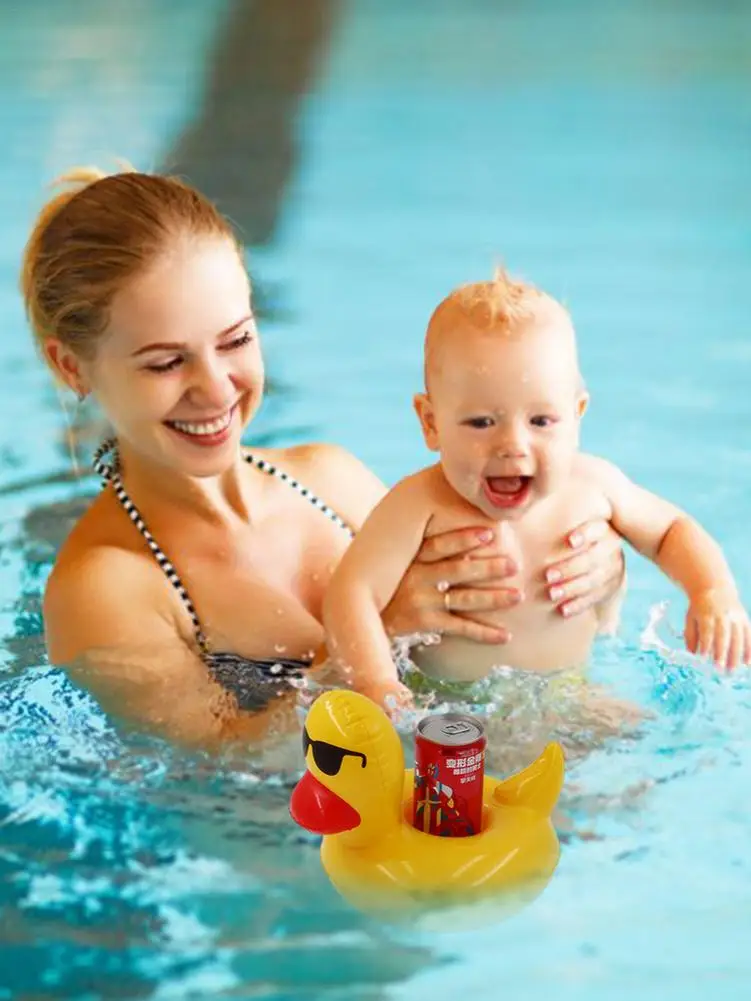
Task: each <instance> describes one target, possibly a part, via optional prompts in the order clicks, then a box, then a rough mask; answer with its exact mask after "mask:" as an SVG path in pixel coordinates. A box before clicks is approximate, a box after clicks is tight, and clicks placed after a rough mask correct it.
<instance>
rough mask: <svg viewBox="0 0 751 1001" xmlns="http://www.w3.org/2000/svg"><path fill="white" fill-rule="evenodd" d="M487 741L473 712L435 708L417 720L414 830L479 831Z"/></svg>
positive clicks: (452, 834)
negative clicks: (466, 712) (435, 711)
mask: <svg viewBox="0 0 751 1001" xmlns="http://www.w3.org/2000/svg"><path fill="white" fill-rule="evenodd" d="M486 743H487V741H486V739H485V729H484V727H483V725H482V723H481V722H480V721H479V720H477V719H475V717H474V716H466V715H464V714H463V713H440V714H437V715H435V716H426V717H425V719H422V720H420V722H419V723H418V724H417V730H416V731H415V786H414V795H413V801H412V802H413V814H412V823H413V825H414V826H415V827H416V828H417V829H418V830H419V831H424V832H425V833H426V834H438V835H440V836H442V837H449V838H463V837H468V836H469V835H472V834H479V833H480V830H481V828H482V787H483V779H484V777H485V745H486Z"/></svg>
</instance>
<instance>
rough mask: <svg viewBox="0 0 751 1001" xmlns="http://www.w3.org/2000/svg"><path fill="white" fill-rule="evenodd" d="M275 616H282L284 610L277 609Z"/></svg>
mask: <svg viewBox="0 0 751 1001" xmlns="http://www.w3.org/2000/svg"><path fill="white" fill-rule="evenodd" d="M276 614H277V615H284V609H283V608H277V610H276Z"/></svg>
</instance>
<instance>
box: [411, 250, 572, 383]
mask: <svg viewBox="0 0 751 1001" xmlns="http://www.w3.org/2000/svg"><path fill="white" fill-rule="evenodd" d="M551 314H552V315H555V314H558V315H559V316H562V317H565V319H566V321H568V322H569V323H570V317H569V314H568V311H567V310H566V309H565V308H564V307H563V306H562V305H561V304H560V303H559V302H558V301H557V300H556V299H553V297H552V296H550V295H548V294H547V292H543V291H542V290H541V289H538V288H537V287H536V286H535V285H532V284H530V283H529V282H526V281H522V280H520V279H518V278H512V277H511V276H510V275H509V274H508V272H507V271H506V270H505V269H504V268H500V267H499V268H496V269H495V272H494V274H493V277H492V278H491V279H490V280H488V281H481V282H469V283H468V284H465V285H460V286H459V287H458V288H455V289H454V290H453V291H452V292H450V293H449V294H448V295H447V296H446V297H445V299H442V300H441V302H439V303H438V305H437V306H436V308H435V309H434V310H433V314H432V315H431V317H430V320H429V322H428V329H427V333H426V335H425V384H426V386H427V383H428V374H429V370H430V369H431V368H432V367H433V365H434V364H435V361H436V358H437V356H438V354H439V353H440V350H441V347H442V346H443V345H445V343H446V340H447V335H450V334H451V333H452V332H454V331H457V330H459V329H460V328H462V329H463V328H466V327H467V326H469V327H471V328H473V329H474V330H477V331H478V332H480V333H493V334H496V333H499V334H505V335H507V336H513V335H514V334H515V333H517V332H519V331H521V330H522V329H524V327H525V326H526V324H527V323H528V321H530V320H535V319H538V318H541V317H542V316H544V315H551Z"/></svg>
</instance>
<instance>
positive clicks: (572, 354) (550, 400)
mask: <svg viewBox="0 0 751 1001" xmlns="http://www.w3.org/2000/svg"><path fill="white" fill-rule="evenodd" d="M423 400H424V401H425V402H424V403H423V404H422V407H421V405H420V404H419V403H418V404H417V406H418V412H420V416H421V421H422V424H423V431H424V433H425V437H426V441H427V444H428V446H429V447H431V448H434V449H438V450H439V451H440V453H441V464H442V466H443V469H444V472H445V474H446V478H447V479H448V481H449V482H450V483H451V485H452V486H453V487H454V489H455V490H456V491H457V492H458V493H459V494H461V495H462V496H463V497H465V498H466V499H467V500H468V501H469V502H470V503H471V504H474V505H475V506H476V507H478V508H479V509H480V510H481V511H483V512H484V513H485V514H486V515H488V517H490V518H493V519H495V520H500V519H512V518H516V517H519V515H520V514H522V513H523V512H525V511H526V510H528V509H529V508H530V506H531V505H532V504H535V503H537V502H539V501H540V500H543V499H544V498H546V497H549V496H550V495H552V494H553V493H555V492H556V491H557V490H559V489H560V488H561V487H562V486H563V485H564V484H565V483H566V480H567V478H568V475H569V473H570V470H571V465H572V461H573V458H574V456H575V454H576V451H577V448H578V444H579V421H580V417H581V414H582V413H583V411H584V408H585V406H586V394H585V393H584V392H583V391H582V389H581V381H580V376H579V372H578V365H577V360H576V347H575V340H574V334H573V330H571V328H570V326H568V324H567V322H566V321H562V320H552V319H551V320H547V321H544V322H542V321H540V322H537V323H536V325H535V326H534V327H533V328H532V329H529V330H527V331H524V332H523V333H519V334H515V335H512V336H506V335H504V334H503V333H498V332H491V333H478V332H477V331H473V330H465V331H461V332H460V331H456V332H454V333H453V334H452V335H451V337H450V339H449V342H448V343H446V344H445V346H442V348H441V350H440V352H439V361H438V363H437V365H436V369H435V371H434V372H433V373H432V374H431V377H430V385H429V397H424V398H423Z"/></svg>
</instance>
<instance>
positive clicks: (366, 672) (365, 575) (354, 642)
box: [323, 473, 431, 702]
mask: <svg viewBox="0 0 751 1001" xmlns="http://www.w3.org/2000/svg"><path fill="white" fill-rule="evenodd" d="M430 514H431V512H430V506H429V502H428V493H427V489H426V485H425V477H424V474H422V473H417V474H416V475H414V476H410V477H408V478H407V479H405V480H402V481H401V483H399V484H397V486H396V487H394V489H393V490H391V491H390V492H389V493H388V494H387V495H386V496H385V497H384V498H383V500H382V501H381V502H380V503H379V504H378V505H377V506H376V507H375V509H374V510H373V511H372V513H371V514H370V515H369V517H368V518H367V519H366V521H365V524H364V525H363V526H362V528H361V529H360V531H359V532H358V534H357V535H356V536H355V538H354V540H353V541H352V543H351V545H350V547H349V549H348V550H347V552H346V553H345V554H344V557H343V558H342V560H341V562H340V563H339V565H338V567H337V568H336V570H335V572H334V575H333V577H332V578H331V582H330V584H329V586H328V588H327V589H326V596H325V598H324V603H323V624H324V629H325V632H326V645H327V648H328V652H329V656H330V657H331V659H332V660H333V661H334V663H335V664H337V665H338V666H340V667H344V668H346V669H349V670H351V671H352V683H353V686H354V687H355V688H356V689H358V690H359V691H361V692H364V693H365V694H366V695H369V696H370V697H371V698H373V699H374V701H377V702H383V699H384V698H385V696H386V695H389V694H396V695H402V694H405V693H406V689H405V688H404V686H402V685H401V684H400V683H399V680H398V678H397V673H396V668H395V666H394V662H393V660H392V656H391V645H390V642H389V639H388V636H387V633H386V630H385V629H384V626H383V622H382V619H381V612H382V611H383V609H384V608H385V607H386V605H388V603H389V601H391V598H392V597H393V595H394V593H395V592H396V589H397V587H398V586H399V582H400V581H401V579H402V577H403V576H404V574H405V572H406V571H407V569H408V567H409V565H410V563H411V562H412V560H413V559H414V557H415V556H416V555H417V552H418V551H419V549H420V545H421V544H422V541H423V538H424V535H425V529H426V527H427V524H428V522H429V520H430Z"/></svg>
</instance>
